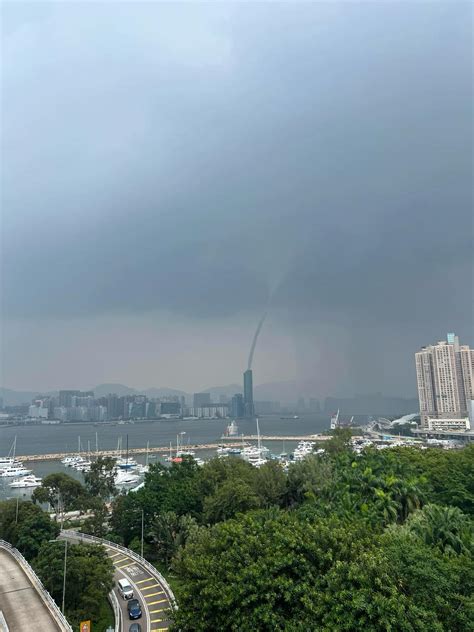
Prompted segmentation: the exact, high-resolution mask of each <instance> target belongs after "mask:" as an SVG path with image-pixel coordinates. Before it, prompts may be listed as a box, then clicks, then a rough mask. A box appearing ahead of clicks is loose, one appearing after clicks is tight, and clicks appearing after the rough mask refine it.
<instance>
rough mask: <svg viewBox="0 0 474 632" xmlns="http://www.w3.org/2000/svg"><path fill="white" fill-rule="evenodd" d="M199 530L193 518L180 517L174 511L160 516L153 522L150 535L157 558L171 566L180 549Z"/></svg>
mask: <svg viewBox="0 0 474 632" xmlns="http://www.w3.org/2000/svg"><path fill="white" fill-rule="evenodd" d="M197 528H198V527H197V523H196V520H195V519H194V518H192V517H191V516H178V515H177V514H175V513H174V512H173V511H167V512H165V513H161V514H158V515H157V516H156V518H155V519H154V520H153V522H152V525H151V530H150V534H149V535H150V537H151V540H152V542H153V544H154V547H155V551H156V557H157V558H158V559H159V560H160V561H161V562H163V563H164V564H166V565H167V566H169V565H170V562H171V559H172V558H173V556H174V555H175V554H176V553H177V551H178V549H179V547H181V546H183V545H184V544H186V541H187V539H188V538H189V536H190V535H191V534H192V533H193V532H194V531H195V530H196V529H197Z"/></svg>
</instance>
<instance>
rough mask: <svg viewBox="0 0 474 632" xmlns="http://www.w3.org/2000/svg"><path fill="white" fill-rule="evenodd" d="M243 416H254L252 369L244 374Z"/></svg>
mask: <svg viewBox="0 0 474 632" xmlns="http://www.w3.org/2000/svg"><path fill="white" fill-rule="evenodd" d="M244 415H245V417H248V418H250V417H254V416H255V407H254V403H253V374H252V369H247V370H246V371H245V372H244Z"/></svg>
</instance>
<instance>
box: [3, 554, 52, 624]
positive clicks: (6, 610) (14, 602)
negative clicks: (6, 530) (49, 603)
mask: <svg viewBox="0 0 474 632" xmlns="http://www.w3.org/2000/svg"><path fill="white" fill-rule="evenodd" d="M0 610H2V611H3V615H4V617H5V619H6V622H7V625H8V627H9V629H10V632H38V630H41V632H58V630H59V629H60V628H59V627H58V625H57V624H56V622H55V621H54V619H53V618H52V616H51V614H50V612H49V610H48V608H47V607H46V605H45V604H44V602H43V600H42V599H41V597H40V595H39V594H38V593H37V591H36V588H34V587H33V586H32V584H31V582H30V580H29V579H28V576H27V575H26V573H25V571H24V570H23V569H22V567H21V566H20V564H19V563H18V562H17V561H16V559H15V558H14V557H13V556H12V555H10V553H8V552H7V551H6V550H5V549H2V548H0Z"/></svg>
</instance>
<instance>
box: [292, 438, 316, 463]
mask: <svg viewBox="0 0 474 632" xmlns="http://www.w3.org/2000/svg"><path fill="white" fill-rule="evenodd" d="M314 445H315V444H314V442H313V441H300V442H299V443H298V446H297V447H296V448H295V450H294V452H293V458H294V460H295V461H301V460H303V459H304V458H305V457H306V456H308V454H312V453H313V450H314Z"/></svg>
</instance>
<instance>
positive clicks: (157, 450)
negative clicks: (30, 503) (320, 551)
mask: <svg viewBox="0 0 474 632" xmlns="http://www.w3.org/2000/svg"><path fill="white" fill-rule="evenodd" d="M260 439H261V440H262V441H326V440H327V439H330V436H329V435H300V436H298V435H284V436H277V435H261V436H260ZM223 440H224V441H225V442H226V446H227V447H229V448H233V447H235V448H237V447H240V446H241V445H242V441H244V442H249V441H257V440H258V436H257V435H241V436H240V437H239V440H238V441H237V440H235V439H234V440H232V441H229V440H228V439H227V440H226V439H221V442H219V443H205V444H187V445H186V448H187V449H188V448H191V449H192V450H217V449H218V448H219V447H221V445H222V441H223ZM147 451H148V453H149V454H161V455H167V454H168V453H169V451H170V448H169V445H168V446H156V447H149V448H148V449H147V448H146V447H145V448H129V449H128V452H129V454H130V455H137V454H141V455H146V454H147ZM86 454H87V455H89V454H90V455H91V456H93V457H97V456H103V457H106V456H110V457H113V458H116V457H117V451H116V450H98V451H97V452H96V451H93V452H91V453H89V452H86ZM76 455H77V452H56V453H54V454H28V455H17V456H16V460H17V461H20V462H22V463H24V462H34V461H62V460H63V459H73V458H74V457H75V456H76ZM181 455H182V456H184V453H183V451H181Z"/></svg>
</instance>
